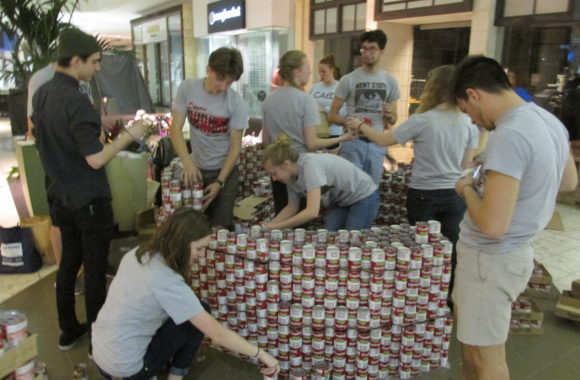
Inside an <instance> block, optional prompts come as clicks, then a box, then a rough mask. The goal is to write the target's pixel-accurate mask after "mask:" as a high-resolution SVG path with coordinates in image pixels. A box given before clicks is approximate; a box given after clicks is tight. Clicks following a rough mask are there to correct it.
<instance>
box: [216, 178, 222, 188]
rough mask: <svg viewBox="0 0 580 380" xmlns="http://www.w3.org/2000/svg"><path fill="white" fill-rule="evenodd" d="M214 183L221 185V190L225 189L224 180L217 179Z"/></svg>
mask: <svg viewBox="0 0 580 380" xmlns="http://www.w3.org/2000/svg"><path fill="white" fill-rule="evenodd" d="M214 182H215V183H219V185H220V188H223V187H224V183H223V182H222V180H221V179H219V178H216V179H215V181H214Z"/></svg>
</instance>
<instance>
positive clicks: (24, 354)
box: [0, 334, 38, 380]
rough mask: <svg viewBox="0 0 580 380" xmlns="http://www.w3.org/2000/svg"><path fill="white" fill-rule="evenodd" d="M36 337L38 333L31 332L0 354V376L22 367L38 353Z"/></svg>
mask: <svg viewBox="0 0 580 380" xmlns="http://www.w3.org/2000/svg"><path fill="white" fill-rule="evenodd" d="M37 338H38V334H32V335H30V336H29V337H28V338H26V339H24V340H23V341H22V342H20V344H18V345H17V346H16V347H12V348H10V349H8V350H6V351H5V352H4V355H2V356H0V378H3V377H4V376H6V375H9V374H10V373H12V372H14V370H15V369H16V368H20V367H22V366H23V365H24V364H26V363H27V362H28V361H30V360H32V359H34V358H35V357H36V356H37V355H38V348H37V347H38V346H37ZM35 380H36V379H35Z"/></svg>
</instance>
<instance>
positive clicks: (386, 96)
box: [334, 68, 401, 131]
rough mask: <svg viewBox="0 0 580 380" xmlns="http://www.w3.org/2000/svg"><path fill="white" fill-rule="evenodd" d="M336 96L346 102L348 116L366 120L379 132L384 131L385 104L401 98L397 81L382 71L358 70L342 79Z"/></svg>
mask: <svg viewBox="0 0 580 380" xmlns="http://www.w3.org/2000/svg"><path fill="white" fill-rule="evenodd" d="M334 96H336V97H337V98H340V99H343V100H344V101H345V102H346V107H347V113H348V116H351V117H356V118H359V119H363V120H365V121H366V122H367V123H370V124H371V125H372V128H373V129H374V130H377V131H383V129H384V126H383V103H390V102H393V101H395V100H397V99H399V98H400V97H401V94H400V92H399V86H398V85H397V81H396V80H395V78H393V76H392V75H390V74H389V73H387V72H385V71H383V70H380V71H379V72H376V73H372V74H371V73H367V72H366V71H364V69H363V68H358V69H356V70H355V71H353V72H352V73H350V74H348V75H345V76H344V77H342V78H341V79H340V82H339V83H338V86H337V87H336V91H335V93H334Z"/></svg>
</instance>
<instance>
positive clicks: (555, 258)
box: [0, 119, 580, 380]
mask: <svg viewBox="0 0 580 380" xmlns="http://www.w3.org/2000/svg"><path fill="white" fill-rule="evenodd" d="M14 165H16V158H15V155H14V148H13V146H12V140H11V138H10V129H9V124H8V123H7V121H6V120H5V119H0V205H1V209H0V210H1V211H0V225H2V226H11V225H14V224H16V223H17V221H18V215H17V213H16V208H15V207H14V204H13V202H12V199H11V196H10V190H9V189H8V186H7V184H6V179H5V178H6V175H7V173H8V172H9V171H10V169H11V167H12V166H14ZM557 210H558V211H559V212H560V215H561V217H562V221H563V224H564V228H565V231H555V230H544V231H542V232H541V233H540V234H539V236H538V239H537V240H536V242H535V243H534V245H535V254H536V258H537V260H538V261H540V262H541V263H543V264H544V265H545V266H546V268H547V269H548V271H549V272H550V273H551V275H552V277H553V280H554V284H555V286H556V288H557V290H559V291H561V290H562V289H568V288H569V287H570V282H571V281H572V280H574V279H578V278H580V206H578V205H576V204H575V201H574V198H573V197H572V196H568V197H564V199H562V202H560V203H558V205H557ZM55 270H56V266H54V265H52V266H46V267H44V268H42V269H41V270H40V271H39V272H38V273H34V274H27V275H0V309H1V310H7V309H18V310H22V311H23V312H25V314H26V315H27V316H28V319H29V326H30V328H31V330H33V331H35V332H37V333H38V334H39V354H38V358H39V360H41V361H44V362H46V363H47V364H48V367H49V375H50V378H51V379H67V378H70V376H71V373H72V368H73V366H74V365H75V364H76V363H79V362H85V363H86V362H88V363H89V374H90V378H91V379H97V378H100V376H99V375H98V373H97V371H96V368H95V366H94V364H93V363H91V362H90V361H88V358H87V356H86V353H87V347H88V339H86V338H85V339H83V340H82V341H81V342H80V344H79V345H78V347H76V348H75V349H73V350H72V351H70V352H67V353H62V352H60V351H58V350H57V349H56V342H57V339H58V326H57V322H56V308H55V302H54V286H53V283H54V272H55ZM557 296H558V295H557V292H556V290H554V291H553V294H552V295H551V298H550V299H549V300H539V299H538V303H539V304H540V306H541V307H542V309H543V310H544V311H545V333H544V335H543V336H541V337H524V336H517V337H512V338H510V341H509V344H508V353H507V355H508V361H509V362H510V368H511V371H512V377H513V378H514V379H530V380H540V379H563V380H567V379H578V378H579V376H578V374H579V373H580V361H578V360H577V359H578V357H580V339H578V338H579V337H580V335H579V332H580V329H578V327H577V326H575V325H574V324H572V323H570V322H568V321H564V320H560V319H556V318H555V317H554V316H553V312H552V311H553V307H554V303H555V301H556V299H557ZM77 300H78V302H77V306H79V307H78V309H79V315H80V316H81V318H83V315H84V313H83V311H82V310H81V309H83V307H82V305H83V301H84V300H83V297H82V296H80V297H78V298H77ZM459 363H460V359H459V352H458V347H457V343H456V341H455V340H454V341H453V343H452V346H451V360H450V365H451V368H450V369H439V370H436V371H433V372H432V373H429V374H426V375H422V376H420V377H419V378H421V379H423V378H432V379H450V378H453V377H455V376H457V375H458V373H459V370H460V365H459ZM225 378H231V379H261V377H260V376H259V374H258V373H257V371H256V370H255V367H253V366H252V365H250V364H248V363H245V362H242V361H240V360H237V359H235V358H232V357H229V356H227V355H223V354H220V353H218V352H216V351H214V350H212V349H211V348H207V347H205V348H203V349H202V350H201V351H200V353H199V354H198V356H197V359H196V362H195V364H194V366H193V368H192V371H191V372H190V374H189V375H188V376H187V379H225Z"/></svg>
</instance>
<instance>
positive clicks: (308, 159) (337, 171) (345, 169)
mask: <svg viewBox="0 0 580 380" xmlns="http://www.w3.org/2000/svg"><path fill="white" fill-rule="evenodd" d="M297 164H298V177H297V178H296V180H294V181H291V182H290V183H288V185H287V188H288V201H289V202H296V201H298V200H299V199H300V198H301V197H305V196H306V193H307V192H308V191H309V190H312V189H316V188H317V187H320V188H321V196H322V205H323V206H332V205H337V206H340V207H345V206H349V205H351V204H353V203H356V202H358V201H360V200H363V199H365V198H366V197H368V196H369V195H371V194H372V193H374V192H375V191H376V190H377V185H376V184H375V183H374V181H373V179H372V178H371V177H370V176H369V175H368V174H367V173H365V172H363V171H362V170H360V169H359V168H357V167H356V166H354V164H353V163H351V162H350V161H347V160H346V159H344V158H342V157H339V156H336V155H334V154H328V153H302V154H301V155H300V157H299V158H298V162H297Z"/></svg>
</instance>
